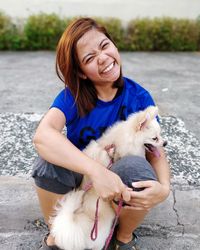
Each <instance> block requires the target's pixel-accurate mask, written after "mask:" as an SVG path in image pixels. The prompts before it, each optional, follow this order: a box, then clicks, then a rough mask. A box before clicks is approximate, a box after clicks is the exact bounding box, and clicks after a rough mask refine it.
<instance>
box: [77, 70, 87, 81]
mask: <svg viewBox="0 0 200 250" xmlns="http://www.w3.org/2000/svg"><path fill="white" fill-rule="evenodd" d="M78 76H79V77H80V78H82V79H84V80H85V79H87V76H86V75H85V74H83V73H82V72H79V73H78Z"/></svg>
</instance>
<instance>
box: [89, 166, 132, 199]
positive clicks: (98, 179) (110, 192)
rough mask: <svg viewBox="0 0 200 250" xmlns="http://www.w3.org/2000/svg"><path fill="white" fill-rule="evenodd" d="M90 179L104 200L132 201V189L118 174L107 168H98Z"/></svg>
mask: <svg viewBox="0 0 200 250" xmlns="http://www.w3.org/2000/svg"><path fill="white" fill-rule="evenodd" d="M89 177H90V179H91V181H92V184H93V187H94V189H95V190H96V192H97V194H98V195H99V196H100V197H101V198H102V199H103V200H105V201H108V200H110V201H111V200H113V199H116V200H119V199H120V198H121V197H122V198H123V200H124V201H126V202H128V201H129V200H130V199H131V192H130V189H129V188H128V187H127V186H126V185H125V184H124V183H123V182H122V180H121V179H120V177H119V176H118V175H117V174H115V173H114V172H112V171H110V170H108V169H107V168H105V167H103V166H100V167H96V168H94V170H93V171H92V173H91V174H90V176H89Z"/></svg>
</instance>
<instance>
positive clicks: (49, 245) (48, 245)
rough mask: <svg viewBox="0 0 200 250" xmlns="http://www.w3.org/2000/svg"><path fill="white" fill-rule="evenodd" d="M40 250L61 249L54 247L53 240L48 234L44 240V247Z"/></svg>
mask: <svg viewBox="0 0 200 250" xmlns="http://www.w3.org/2000/svg"><path fill="white" fill-rule="evenodd" d="M39 250H61V249H60V248H58V247H57V246H55V245H54V240H53V238H52V237H51V236H50V235H49V234H47V235H46V236H45V237H44V238H43V240H42V245H41V247H40V248H39Z"/></svg>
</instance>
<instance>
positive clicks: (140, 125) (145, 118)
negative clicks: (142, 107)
mask: <svg viewBox="0 0 200 250" xmlns="http://www.w3.org/2000/svg"><path fill="white" fill-rule="evenodd" d="M149 120H150V114H149V113H148V112H144V113H143V115H142V117H140V119H139V123H138V127H137V130H138V131H141V130H143V129H144V128H146V127H147V125H148V123H149Z"/></svg>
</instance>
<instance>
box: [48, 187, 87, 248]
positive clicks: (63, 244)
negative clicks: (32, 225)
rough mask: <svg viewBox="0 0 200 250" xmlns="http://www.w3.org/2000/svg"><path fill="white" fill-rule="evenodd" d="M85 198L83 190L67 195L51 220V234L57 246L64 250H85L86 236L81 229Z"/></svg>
mask: <svg viewBox="0 0 200 250" xmlns="http://www.w3.org/2000/svg"><path fill="white" fill-rule="evenodd" d="M83 196H84V191H82V190H79V191H72V192H70V193H68V194H67V195H65V197H64V199H62V200H61V201H60V202H59V204H58V206H57V207H56V215H55V216H54V217H52V219H51V225H52V226H51V234H52V236H53V237H54V238H55V243H56V245H57V246H58V247H60V248H62V249H70V250H79V249H80V250H82V249H84V247H83V246H84V245H85V244H84V239H85V235H84V231H83V230H82V228H81V227H80V220H81V207H82V206H81V205H82V202H83ZM79 215H80V216H79Z"/></svg>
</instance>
